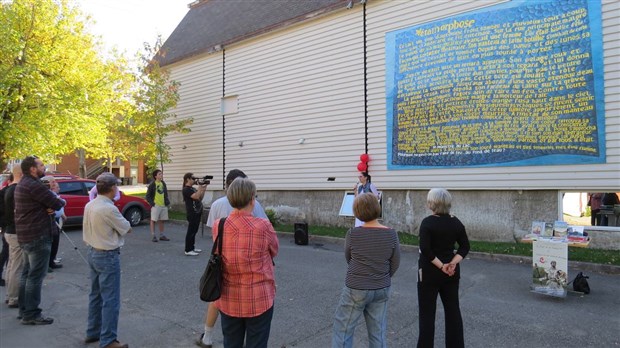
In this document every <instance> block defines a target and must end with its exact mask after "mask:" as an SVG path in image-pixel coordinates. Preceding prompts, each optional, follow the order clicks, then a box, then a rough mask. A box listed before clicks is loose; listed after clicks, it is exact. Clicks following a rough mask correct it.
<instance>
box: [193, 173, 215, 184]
mask: <svg viewBox="0 0 620 348" xmlns="http://www.w3.org/2000/svg"><path fill="white" fill-rule="evenodd" d="M192 179H193V180H194V183H195V184H196V185H208V184H210V183H211V179H213V175H205V176H203V177H202V178H199V177H196V176H192Z"/></svg>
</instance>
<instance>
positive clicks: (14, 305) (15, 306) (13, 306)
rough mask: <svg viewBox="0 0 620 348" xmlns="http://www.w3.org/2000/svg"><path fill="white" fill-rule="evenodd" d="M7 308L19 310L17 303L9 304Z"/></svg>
mask: <svg viewBox="0 0 620 348" xmlns="http://www.w3.org/2000/svg"><path fill="white" fill-rule="evenodd" d="M8 306H9V308H19V304H17V303H9V304H8Z"/></svg>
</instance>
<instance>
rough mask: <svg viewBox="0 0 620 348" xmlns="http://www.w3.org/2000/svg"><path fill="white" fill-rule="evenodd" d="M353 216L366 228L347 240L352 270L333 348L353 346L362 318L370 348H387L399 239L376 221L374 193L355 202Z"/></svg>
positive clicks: (338, 311)
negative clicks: (389, 304) (358, 323)
mask: <svg viewBox="0 0 620 348" xmlns="http://www.w3.org/2000/svg"><path fill="white" fill-rule="evenodd" d="M353 213H354V214H355V217H357V218H358V219H360V220H361V221H363V222H364V224H363V225H362V226H360V227H354V228H352V229H350V230H349V232H348V233H347V236H346V240H345V248H344V249H345V250H344V254H345V258H346V260H347V262H348V264H349V267H348V269H347V275H346V279H345V287H344V288H343V289H342V294H341V296H340V302H339V304H338V308H337V309H336V313H335V315H334V329H333V331H334V333H333V337H332V347H352V346H353V335H354V333H355V327H356V326H357V322H358V321H359V319H360V318H361V316H362V314H363V315H364V318H365V319H366V328H367V331H368V346H369V347H370V348H373V347H386V345H387V342H386V341H387V339H386V330H387V302H388V299H389V295H390V286H391V280H392V276H393V275H394V273H396V270H397V269H398V266H399V265H400V244H399V241H398V235H397V234H396V231H395V230H394V229H392V228H389V227H386V226H383V225H381V224H380V223H379V222H378V221H377V219H378V218H379V216H380V215H381V207H380V206H379V202H378V200H377V197H376V196H375V195H374V194H372V193H362V194H360V195H358V196H357V197H356V198H355V201H353Z"/></svg>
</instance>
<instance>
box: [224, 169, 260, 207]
mask: <svg viewBox="0 0 620 348" xmlns="http://www.w3.org/2000/svg"><path fill="white" fill-rule="evenodd" d="M255 195H256V185H255V184H254V182H252V180H250V179H248V178H241V177H239V178H236V179H235V180H233V182H232V183H231V184H230V186H229V187H228V189H227V190H226V197H227V198H228V202H229V203H230V205H231V206H232V207H233V208H237V209H242V208H245V207H247V206H248V205H249V204H250V203H251V202H252V199H254V196H255Z"/></svg>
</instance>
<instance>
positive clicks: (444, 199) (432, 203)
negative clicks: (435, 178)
mask: <svg viewBox="0 0 620 348" xmlns="http://www.w3.org/2000/svg"><path fill="white" fill-rule="evenodd" d="M426 203H428V208H429V209H430V210H432V211H433V213H435V214H450V208H451V207H452V195H451V194H450V192H448V190H446V189H444V188H434V189H431V190H430V191H428V195H427V196H426Z"/></svg>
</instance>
